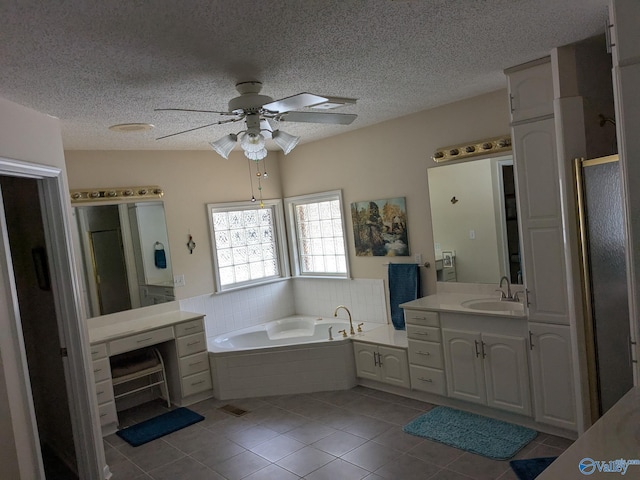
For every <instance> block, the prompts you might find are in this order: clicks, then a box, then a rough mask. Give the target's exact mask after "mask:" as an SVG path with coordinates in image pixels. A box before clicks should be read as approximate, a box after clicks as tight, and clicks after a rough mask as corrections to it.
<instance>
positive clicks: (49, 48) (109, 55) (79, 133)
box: [0, 0, 608, 150]
mask: <svg viewBox="0 0 640 480" xmlns="http://www.w3.org/2000/svg"><path fill="white" fill-rule="evenodd" d="M607 3H608V0H414V1H409V0H406V1H402V0H400V1H391V0H330V1H329V0H274V1H268V0H254V1H249V0H233V1H231V0H227V1H211V0H191V1H189V0H187V1H176V0H171V1H169V0H153V1H152V0H126V1H125V0H113V1H105V0H65V1H60V0H55V1H47V0H41V1H33V0H5V1H3V2H2V3H1V5H0V18H1V19H2V28H1V29H0V96H1V97H4V98H6V99H8V100H12V101H14V102H16V103H19V104H22V105H25V106H28V107H31V108H33V109H35V110H38V111H40V112H44V113H48V114H50V115H54V116H56V117H59V118H60V119H61V123H62V131H63V141H64V145H65V148H67V149H167V150H170V149H186V150H201V149H208V148H209V146H208V145H207V142H209V141H212V140H217V139H218V138H220V137H221V136H223V135H225V134H227V133H231V132H234V131H237V130H239V128H237V126H236V125H219V126H214V127H210V128H206V129H202V130H198V131H195V132H192V133H187V134H184V135H178V136H175V137H171V138H168V139H165V140H155V138H156V137H160V136H162V135H167V134H170V133H173V132H177V131H180V130H185V129H188V128H193V127H196V126H199V125H203V124H206V123H211V122H213V121H216V120H218V118H212V116H211V115H207V114H202V113H175V112H154V108H161V107H181V108H195V109H211V110H226V109H227V103H228V101H229V100H230V99H231V98H232V97H234V96H236V95H237V92H236V90H235V88H234V85H235V84H236V83H237V82H239V81H246V80H260V81H262V82H263V84H264V87H263V90H262V93H263V94H265V95H269V96H271V97H273V98H274V99H279V98H283V97H287V96H290V95H293V94H296V93H299V92H311V93H316V94H319V95H331V96H340V97H352V98H356V99H357V100H358V101H357V104H356V105H352V106H348V107H345V108H342V109H340V110H336V112H343V113H357V114H358V118H357V119H356V121H355V122H354V123H352V124H351V125H350V126H329V125H310V124H297V123H296V124H292V123H287V124H286V126H284V125H283V130H286V131H287V132H289V133H292V134H296V135H301V136H302V137H303V139H302V142H307V141H311V140H317V139H320V138H325V137H329V136H332V135H336V134H339V133H342V132H346V131H349V130H353V129H358V128H362V127H364V126H367V125H372V124H375V123H379V122H382V121H384V120H388V119H391V118H395V117H399V116H403V115H406V114H409V113H412V112H416V111H420V110H424V109H427V108H432V107H435V106H438V105H443V104H446V103H450V102H452V101H456V100H459V99H462V98H466V97H471V96H474V95H478V94H481V93H485V92H490V91H494V90H497V89H500V88H504V87H505V85H506V83H505V78H504V74H503V70H504V69H505V68H507V67H511V66H514V65H518V64H520V63H524V62H527V61H529V60H533V59H536V58H539V57H542V56H545V55H547V54H548V53H549V52H550V50H551V49H552V48H554V47H557V46H560V45H566V44H569V43H573V42H576V41H578V40H582V39H584V38H588V37H591V36H594V35H598V34H601V33H603V31H604V25H605V20H606V14H607V11H606V7H607ZM129 122H148V123H152V124H154V125H155V127H156V128H155V129H154V130H152V131H150V132H142V133H140V132H138V133H118V132H112V131H109V130H108V128H107V127H108V126H109V125H113V124H120V123H129Z"/></svg>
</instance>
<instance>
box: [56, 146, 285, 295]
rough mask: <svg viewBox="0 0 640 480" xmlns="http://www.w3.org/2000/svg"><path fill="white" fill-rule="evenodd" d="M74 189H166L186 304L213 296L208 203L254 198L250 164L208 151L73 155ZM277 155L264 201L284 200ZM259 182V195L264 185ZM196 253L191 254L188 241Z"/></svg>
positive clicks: (269, 163) (180, 290) (176, 269)
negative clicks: (270, 199) (135, 187)
mask: <svg viewBox="0 0 640 480" xmlns="http://www.w3.org/2000/svg"><path fill="white" fill-rule="evenodd" d="M65 155H66V159H67V168H68V172H69V185H70V188H90V187H121V186H134V185H160V187H162V189H163V190H164V196H163V201H164V205H165V214H166V217H167V230H168V232H169V245H170V249H171V260H172V263H173V265H172V266H173V273H174V275H184V276H185V284H186V285H185V286H184V287H180V288H176V298H178V299H184V298H189V297H194V296H197V295H204V294H207V293H211V292H213V267H212V256H211V242H210V241H209V220H208V217H207V211H206V210H207V209H206V205H207V203H216V202H234V201H246V200H249V199H250V198H251V187H250V185H249V167H248V164H247V158H246V157H245V156H244V155H243V154H242V153H240V152H233V153H232V154H231V155H230V156H229V159H228V160H225V159H223V158H222V157H220V156H219V155H218V154H216V153H215V152H214V151H213V150H207V151H184V152H177V151H118V150H114V151H67V152H66V153H65ZM272 157H275V155H273V153H271V154H270V155H269V158H268V159H267V164H266V166H267V171H268V173H269V178H268V179H267V180H265V181H264V182H263V183H262V185H263V190H262V192H263V197H264V198H265V199H267V198H280V197H281V196H282V192H281V188H280V180H279V177H280V174H279V171H278V162H277V160H273V159H272ZM252 177H253V178H254V182H253V183H254V185H253V189H254V194H255V196H256V198H258V194H259V192H258V185H257V181H256V180H255V178H256V177H255V170H252ZM189 234H191V235H192V236H193V241H194V242H195V243H196V248H195V249H194V250H193V254H190V253H189V250H188V249H187V241H188V236H189Z"/></svg>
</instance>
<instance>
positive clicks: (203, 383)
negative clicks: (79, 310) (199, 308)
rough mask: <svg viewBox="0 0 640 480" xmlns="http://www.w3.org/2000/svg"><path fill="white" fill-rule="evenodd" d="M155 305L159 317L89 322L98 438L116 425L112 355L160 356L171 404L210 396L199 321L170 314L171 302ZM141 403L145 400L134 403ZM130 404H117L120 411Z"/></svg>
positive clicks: (186, 315) (198, 316) (195, 317)
mask: <svg viewBox="0 0 640 480" xmlns="http://www.w3.org/2000/svg"><path fill="white" fill-rule="evenodd" d="M160 307H161V310H160V312H162V313H160V314H158V315H152V316H149V317H140V318H137V317H133V318H132V319H130V320H127V321H122V322H116V323H104V324H101V323H99V322H101V321H102V320H101V319H100V318H99V317H98V318H95V319H91V323H92V324H90V328H89V339H90V342H91V355H92V361H93V372H94V378H95V383H96V398H97V403H98V411H99V413H100V423H101V425H102V434H103V435H109V434H111V433H114V432H115V431H116V429H117V427H118V414H117V408H116V407H117V406H116V401H115V399H114V398H115V397H114V391H113V379H112V375H111V362H110V357H113V356H115V355H119V354H121V353H126V352H132V351H135V350H138V349H140V348H146V347H150V346H153V347H154V348H156V349H157V350H158V351H159V352H160V354H161V356H162V361H163V363H164V368H165V371H166V376H167V377H166V380H167V386H168V390H169V396H170V399H171V403H172V404H175V405H178V406H184V405H190V404H193V403H195V402H198V401H201V400H204V399H206V398H209V397H212V396H213V385H212V379H211V370H210V365H209V358H208V352H207V339H206V335H205V329H204V317H203V316H202V315H201V314H196V313H190V312H181V311H173V310H170V308H171V305H170V304H164V305H162V306H160ZM165 308H166V309H167V311H164V309H165ZM131 315H133V314H131ZM140 400H144V398H142V397H140V398H136V399H134V401H137V402H139V401H140ZM130 406H133V405H129V404H128V403H127V404H123V403H120V405H119V407H120V408H121V409H122V408H129V407H130Z"/></svg>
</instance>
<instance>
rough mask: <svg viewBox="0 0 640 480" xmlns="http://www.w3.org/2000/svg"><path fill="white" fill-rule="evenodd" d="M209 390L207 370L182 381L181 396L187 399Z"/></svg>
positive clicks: (209, 375) (209, 376)
mask: <svg viewBox="0 0 640 480" xmlns="http://www.w3.org/2000/svg"><path fill="white" fill-rule="evenodd" d="M210 389H211V373H210V372H209V369H207V370H206V371H204V372H200V373H196V374H195V375H190V376H188V377H185V378H183V379H182V396H183V397H188V396H189V395H194V394H196V393H200V392H204V391H205V390H210Z"/></svg>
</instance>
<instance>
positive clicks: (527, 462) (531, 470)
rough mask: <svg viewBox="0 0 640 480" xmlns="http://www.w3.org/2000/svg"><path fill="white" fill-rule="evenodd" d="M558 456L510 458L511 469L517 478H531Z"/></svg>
mask: <svg viewBox="0 0 640 480" xmlns="http://www.w3.org/2000/svg"><path fill="white" fill-rule="evenodd" d="M556 458H558V457H540V458H525V459H523V460H511V461H510V462H509V465H511V470H513V471H514V473H515V474H516V476H517V477H518V480H533V479H534V478H536V477H537V476H538V475H540V474H541V473H542V472H543V471H544V469H545V468H547V467H548V466H549V465H551V463H552V462H553V461H554V460H555V459H556Z"/></svg>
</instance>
